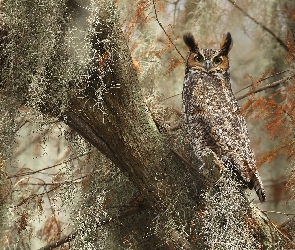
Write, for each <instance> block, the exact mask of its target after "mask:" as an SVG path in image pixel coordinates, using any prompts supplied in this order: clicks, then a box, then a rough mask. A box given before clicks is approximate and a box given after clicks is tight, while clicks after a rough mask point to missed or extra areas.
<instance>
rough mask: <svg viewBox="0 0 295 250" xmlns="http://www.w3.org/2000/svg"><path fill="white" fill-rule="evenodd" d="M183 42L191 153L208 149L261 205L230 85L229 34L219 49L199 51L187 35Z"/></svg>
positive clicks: (262, 196) (184, 97)
mask: <svg viewBox="0 0 295 250" xmlns="http://www.w3.org/2000/svg"><path fill="white" fill-rule="evenodd" d="M183 40H184V42H185V44H186V45H187V46H188V48H189V53H188V55H187V58H186V65H185V78H184V84H183V92H182V101H183V112H184V127H185V129H186V131H187V134H188V139H189V141H190V143H191V145H192V147H193V150H194V152H195V154H196V155H197V156H198V157H200V156H201V154H202V152H203V151H204V150H205V149H206V148H209V149H211V150H212V151H213V152H214V153H215V154H216V156H217V157H218V158H219V160H220V161H221V162H223V163H224V164H226V162H228V163H230V164H228V165H230V166H233V168H234V172H236V173H237V174H238V176H239V177H240V178H241V179H242V180H243V182H244V183H245V184H246V185H247V186H248V187H249V188H250V189H252V188H253V187H254V189H255V191H256V193H257V195H258V197H259V200H260V201H261V202H264V201H265V199H266V196H265V191H264V188H263V185H262V181H261V179H260V176H259V173H258V171H257V169H256V161H255V156H254V153H253V151H252V149H251V148H250V140H249V135H248V130H247V125H246V121H245V118H244V117H243V116H242V115H241V113H240V107H239V105H238V102H237V100H236V99H235V97H234V94H233V92H232V89H231V85H230V74H229V58H228V53H229V51H230V49H231V47H232V38H231V35H230V33H227V34H226V36H225V38H224V40H223V41H222V42H221V44H220V49H201V48H199V46H198V43H197V42H196V40H195V39H194V36H193V35H192V34H191V33H186V34H185V35H184V36H183Z"/></svg>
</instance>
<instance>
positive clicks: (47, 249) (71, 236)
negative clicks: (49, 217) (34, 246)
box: [39, 231, 78, 250]
mask: <svg viewBox="0 0 295 250" xmlns="http://www.w3.org/2000/svg"><path fill="white" fill-rule="evenodd" d="M77 234H78V231H75V232H73V233H71V234H69V235H67V236H65V237H63V238H61V239H60V240H58V241H56V242H54V243H51V244H49V245H47V246H45V247H41V248H40V249H39V250H52V249H54V248H56V247H59V246H61V245H63V244H65V243H67V242H70V241H72V240H73V239H75V238H76V236H77Z"/></svg>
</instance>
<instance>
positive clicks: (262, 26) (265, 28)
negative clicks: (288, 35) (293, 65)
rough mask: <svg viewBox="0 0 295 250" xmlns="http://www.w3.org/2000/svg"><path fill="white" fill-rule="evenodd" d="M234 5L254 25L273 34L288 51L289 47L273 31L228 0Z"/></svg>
mask: <svg viewBox="0 0 295 250" xmlns="http://www.w3.org/2000/svg"><path fill="white" fill-rule="evenodd" d="M228 1H229V2H230V3H231V4H232V5H234V6H235V7H236V8H237V9H238V10H240V11H241V12H242V13H243V14H244V15H245V16H247V17H249V18H250V19H251V20H252V21H253V22H254V23H256V24H258V25H259V26H260V27H261V28H262V29H264V30H265V31H267V32H268V33H269V34H271V35H272V36H273V37H274V38H275V39H276V40H277V42H278V43H279V44H280V45H281V46H282V47H283V48H284V49H285V50H286V51H288V47H287V45H286V44H285V43H284V42H283V40H282V39H281V38H279V37H278V36H277V35H276V34H275V33H274V32H273V31H272V30H271V29H269V28H267V27H266V26H265V25H264V24H263V23H261V22H259V21H257V20H256V19H255V18H254V17H252V16H250V15H249V14H248V13H247V12H246V11H245V10H244V9H243V8H241V7H240V6H239V5H237V4H236V3H235V2H234V1H233V0H228Z"/></svg>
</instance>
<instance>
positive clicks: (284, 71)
mask: <svg viewBox="0 0 295 250" xmlns="http://www.w3.org/2000/svg"><path fill="white" fill-rule="evenodd" d="M288 71H290V69H286V70H283V71H281V72H278V73H275V74H272V75H270V76H268V77H265V78H263V79H261V80H259V81H258V82H256V83H255V84H257V83H260V82H263V81H265V80H266V79H269V78H271V77H274V76H277V75H280V74H283V73H286V72H288ZM251 86H253V84H250V85H248V86H247V87H245V88H242V89H240V90H239V91H237V92H236V93H235V94H237V93H239V92H241V91H243V90H244V89H247V88H249V87H251Z"/></svg>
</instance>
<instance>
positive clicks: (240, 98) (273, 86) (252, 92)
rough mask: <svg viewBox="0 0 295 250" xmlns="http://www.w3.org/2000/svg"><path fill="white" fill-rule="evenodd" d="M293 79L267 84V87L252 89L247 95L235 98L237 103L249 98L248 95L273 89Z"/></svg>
mask: <svg viewBox="0 0 295 250" xmlns="http://www.w3.org/2000/svg"><path fill="white" fill-rule="evenodd" d="M293 77H294V75H291V76H287V77H285V78H283V79H281V80H278V81H275V82H273V83H270V84H267V85H265V86H263V87H260V88H257V89H254V90H252V91H249V92H248V93H247V94H245V95H242V96H238V97H237V100H238V101H239V100H242V99H244V98H246V97H247V96H250V95H252V94H255V93H258V92H261V91H263V90H266V89H270V88H275V87H277V86H279V85H280V84H282V83H284V82H286V81H288V80H290V79H292V78H293Z"/></svg>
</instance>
